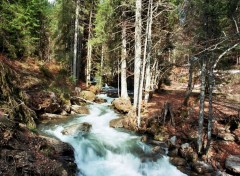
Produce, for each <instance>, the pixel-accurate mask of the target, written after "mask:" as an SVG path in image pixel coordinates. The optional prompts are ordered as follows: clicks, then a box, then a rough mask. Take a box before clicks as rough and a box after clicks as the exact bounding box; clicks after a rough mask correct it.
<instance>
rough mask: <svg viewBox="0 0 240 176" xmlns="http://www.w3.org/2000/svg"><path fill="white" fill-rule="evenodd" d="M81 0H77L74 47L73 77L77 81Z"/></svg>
mask: <svg viewBox="0 0 240 176" xmlns="http://www.w3.org/2000/svg"><path fill="white" fill-rule="evenodd" d="M79 4H80V2H79V0H77V2H76V11H75V29H74V49H73V69H72V70H73V78H74V80H75V81H77V80H76V79H77V53H78V52H77V48H78V47H77V44H78V18H79Z"/></svg>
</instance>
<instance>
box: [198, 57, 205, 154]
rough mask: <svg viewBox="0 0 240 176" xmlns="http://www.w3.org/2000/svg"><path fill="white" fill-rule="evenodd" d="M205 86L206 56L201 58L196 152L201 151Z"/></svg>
mask: <svg viewBox="0 0 240 176" xmlns="http://www.w3.org/2000/svg"><path fill="white" fill-rule="evenodd" d="M205 88H206V58H203V61H202V68H201V92H200V107H199V118H198V141H197V143H198V153H199V154H200V153H201V151H202V145H203V141H202V137H203V119H204V101H205Z"/></svg>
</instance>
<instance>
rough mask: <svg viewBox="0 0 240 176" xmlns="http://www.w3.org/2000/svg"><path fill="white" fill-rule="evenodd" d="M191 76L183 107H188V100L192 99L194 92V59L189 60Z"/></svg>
mask: <svg viewBox="0 0 240 176" xmlns="http://www.w3.org/2000/svg"><path fill="white" fill-rule="evenodd" d="M188 72H189V75H188V87H187V91H186V94H185V97H184V101H183V105H184V106H187V104H188V100H189V98H190V95H191V93H192V90H193V81H192V79H193V59H192V58H190V59H189V71H188Z"/></svg>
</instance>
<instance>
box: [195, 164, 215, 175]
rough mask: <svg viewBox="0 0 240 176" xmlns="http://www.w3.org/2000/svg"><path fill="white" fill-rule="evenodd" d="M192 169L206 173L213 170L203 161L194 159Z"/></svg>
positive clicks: (199, 172)
mask: <svg viewBox="0 0 240 176" xmlns="http://www.w3.org/2000/svg"><path fill="white" fill-rule="evenodd" d="M192 168H193V170H195V171H196V172H197V173H198V174H206V173H211V172H213V167H212V166H211V165H210V164H208V163H206V162H203V161H196V162H193V164H192Z"/></svg>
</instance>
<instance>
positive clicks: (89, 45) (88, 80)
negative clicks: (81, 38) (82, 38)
mask: <svg viewBox="0 0 240 176" xmlns="http://www.w3.org/2000/svg"><path fill="white" fill-rule="evenodd" d="M91 29H92V8H91V10H90V15H89V26H88V45H87V46H88V48H87V69H86V87H88V85H89V83H90V79H91V67H92V65H91V63H92V61H91V60H92V44H90V43H89V41H90V39H91Z"/></svg>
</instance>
